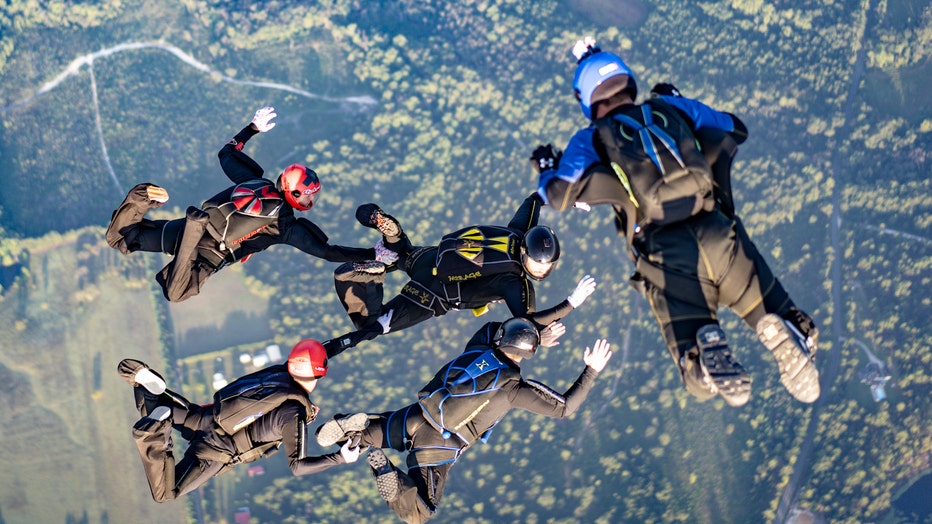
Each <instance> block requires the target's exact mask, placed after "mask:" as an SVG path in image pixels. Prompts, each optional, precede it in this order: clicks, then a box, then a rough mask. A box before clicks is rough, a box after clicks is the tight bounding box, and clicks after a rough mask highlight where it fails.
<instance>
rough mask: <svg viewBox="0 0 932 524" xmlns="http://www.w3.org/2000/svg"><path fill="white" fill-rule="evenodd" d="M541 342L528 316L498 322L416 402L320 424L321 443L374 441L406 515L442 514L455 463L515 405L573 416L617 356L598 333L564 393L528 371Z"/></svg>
mask: <svg viewBox="0 0 932 524" xmlns="http://www.w3.org/2000/svg"><path fill="white" fill-rule="evenodd" d="M540 343H541V335H540V334H539V333H538V330H537V328H536V327H535V325H534V323H532V322H531V321H530V320H528V319H525V318H511V319H509V320H506V321H505V322H504V323H502V322H490V323H488V324H486V325H484V326H483V327H482V328H480V329H479V331H477V332H476V334H475V335H473V337H472V339H470V341H469V342H468V343H467V344H466V348H465V350H464V352H463V353H462V354H461V355H460V356H458V357H457V358H456V359H454V360H452V361H450V362H448V363H447V364H446V365H444V366H443V367H442V368H441V369H440V370H439V371H438V372H437V374H436V375H434V378H433V379H431V380H430V382H428V383H427V385H426V386H424V387H423V388H422V389H421V391H420V392H419V393H418V401H417V402H416V403H414V404H411V405H409V406H407V407H404V408H401V409H399V410H397V411H394V412H386V413H381V414H366V413H356V414H353V415H348V416H347V415H341V416H336V417H334V418H333V419H332V420H329V421H327V422H325V423H324V424H323V425H321V426H320V427H319V428H318V430H317V442H318V444H320V445H321V446H322V447H327V446H330V445H333V444H341V443H342V445H344V446H345V445H346V443H351V445H357V446H362V447H365V446H368V447H369V448H370V451H369V454H368V462H369V466H370V468H371V469H372V472H373V474H374V475H375V477H376V485H377V487H378V491H379V495H381V496H382V498H383V499H384V500H385V501H386V502H387V503H388V506H389V507H390V508H391V509H392V510H393V511H394V512H395V513H396V514H397V515H398V516H399V517H400V518H401V519H402V520H404V521H405V522H408V523H416V522H424V521H426V520H428V519H429V518H431V517H433V516H434V515H435V514H436V512H437V509H438V506H439V504H440V498H441V496H442V495H443V489H444V486H445V484H446V479H447V475H448V474H449V472H450V468H452V467H453V464H454V463H455V462H456V461H457V459H459V457H460V455H461V454H462V453H463V452H465V451H466V450H467V449H468V448H469V447H471V446H472V445H473V444H475V443H476V442H478V441H480V440H481V441H483V442H485V441H486V439H488V438H489V436H490V433H491V432H492V429H493V428H494V427H495V425H496V424H498V422H499V421H500V420H501V419H502V418H503V417H504V416H505V415H507V414H508V412H509V411H511V410H512V409H516V408H517V409H525V410H527V411H530V412H532V413H537V414H539V415H544V416H547V417H551V418H566V417H570V416H572V415H573V413H575V412H576V411H577V409H579V406H580V405H581V404H582V402H583V401H584V400H585V398H586V395H588V394H589V391H590V390H591V389H592V386H593V385H595V379H596V377H597V376H598V374H599V373H600V372H601V371H602V370H603V369H604V368H605V365H606V364H607V363H608V361H609V359H610V358H611V357H612V352H611V351H610V347H609V344H608V342H607V341H606V340H596V342H595V344H594V345H593V349H592V350H590V349H589V348H588V347H587V348H586V350H585V352H584V353H583V362H584V363H585V368H584V369H583V371H582V373H581V374H580V375H579V377H578V378H577V379H576V382H574V383H573V385H572V386H570V387H569V389H567V390H566V392H565V393H563V394H560V393H557V392H556V391H554V390H552V389H550V388H549V387H547V386H545V385H544V384H541V383H539V382H536V381H533V380H525V379H524V378H523V377H522V376H521V368H520V366H519V365H520V363H521V361H522V360H524V359H527V358H531V357H532V356H534V354H535V352H536V351H537V347H538V345H539V344H540ZM383 448H391V449H394V450H396V451H407V452H408V455H407V460H406V463H407V465H408V470H407V472H403V471H401V470H398V469H396V468H395V466H394V465H393V464H392V463H391V461H390V460H389V459H388V457H386V455H385V453H384V452H383V451H382V449H383Z"/></svg>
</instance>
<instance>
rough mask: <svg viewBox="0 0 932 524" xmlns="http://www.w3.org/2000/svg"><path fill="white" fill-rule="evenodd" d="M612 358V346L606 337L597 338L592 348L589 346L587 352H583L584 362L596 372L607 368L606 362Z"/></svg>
mask: <svg viewBox="0 0 932 524" xmlns="http://www.w3.org/2000/svg"><path fill="white" fill-rule="evenodd" d="M610 358H612V352H611V346H610V345H609V344H608V341H607V340H605V339H604V338H603V339H599V340H596V341H595V345H594V346H592V349H591V350H590V349H589V348H588V347H587V348H586V352H585V353H583V362H585V363H586V365H587V366H589V367H590V368H592V369H594V370H595V372H596V373H598V372H600V371H602V370H603V369H605V364H608V361H609V359H610Z"/></svg>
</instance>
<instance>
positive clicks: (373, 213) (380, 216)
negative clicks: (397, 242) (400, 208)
mask: <svg viewBox="0 0 932 524" xmlns="http://www.w3.org/2000/svg"><path fill="white" fill-rule="evenodd" d="M356 220H358V221H359V223H360V224H362V225H364V226H366V227H371V228H374V229H378V230H379V233H382V234H383V235H385V236H387V237H397V236H400V235H401V225H400V224H399V223H398V221H397V220H395V217H393V216H391V215H389V214H387V213H385V212H384V211H382V209H381V208H379V206H377V205H375V204H363V205H361V206H359V207H358V208H357V209H356Z"/></svg>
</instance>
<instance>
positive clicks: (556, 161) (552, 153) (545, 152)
mask: <svg viewBox="0 0 932 524" xmlns="http://www.w3.org/2000/svg"><path fill="white" fill-rule="evenodd" d="M561 156H563V151H560V149H559V148H556V147H553V145H552V144H547V145H545V146H537V149H535V150H534V152H533V153H531V164H532V165H533V166H534V170H535V171H537V173H538V174H540V173H542V172H544V171H547V170H548V169H556V168H557V166H558V165H560V157H561Z"/></svg>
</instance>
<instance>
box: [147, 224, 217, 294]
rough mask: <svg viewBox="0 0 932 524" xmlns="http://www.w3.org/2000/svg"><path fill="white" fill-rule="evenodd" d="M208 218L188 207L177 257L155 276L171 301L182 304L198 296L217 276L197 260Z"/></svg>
mask: <svg viewBox="0 0 932 524" xmlns="http://www.w3.org/2000/svg"><path fill="white" fill-rule="evenodd" d="M208 219H209V216H208V215H207V213H205V212H204V211H202V210H200V209H198V208H196V207H194V206H190V207H188V210H187V213H186V215H185V224H184V231H183V232H182V234H181V242H180V243H179V244H178V249H177V251H176V252H175V258H174V259H172V261H171V262H169V263H168V264H167V265H166V266H165V267H164V268H162V270H161V271H159V273H158V274H157V275H156V277H155V279H156V281H158V283H159V284H160V285H161V286H162V292H163V293H164V295H165V298H166V299H168V301H169V302H181V301H182V300H185V299H188V298H190V297H193V296H194V295H197V294H198V293H200V291H201V285H203V283H204V282H206V281H207V279H208V278H209V277H210V275H212V274H213V273H214V270H213V269H211V268H209V267H207V266H205V265H202V264H199V263H198V261H197V244H198V242H200V241H201V238H202V237H203V236H204V231H205V229H206V227H207V221H208Z"/></svg>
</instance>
